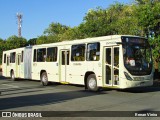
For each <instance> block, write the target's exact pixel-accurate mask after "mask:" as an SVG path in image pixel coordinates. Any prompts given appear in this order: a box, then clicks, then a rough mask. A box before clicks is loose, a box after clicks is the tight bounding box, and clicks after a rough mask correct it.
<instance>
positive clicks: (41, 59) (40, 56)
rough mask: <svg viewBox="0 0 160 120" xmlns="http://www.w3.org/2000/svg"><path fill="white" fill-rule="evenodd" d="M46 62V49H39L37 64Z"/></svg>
mask: <svg viewBox="0 0 160 120" xmlns="http://www.w3.org/2000/svg"><path fill="white" fill-rule="evenodd" d="M45 61H46V48H40V49H37V62H45Z"/></svg>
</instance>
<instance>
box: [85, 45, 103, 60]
mask: <svg viewBox="0 0 160 120" xmlns="http://www.w3.org/2000/svg"><path fill="white" fill-rule="evenodd" d="M99 57H100V43H99V42H96V43H89V44H88V45H87V60H88V61H98V60H99Z"/></svg>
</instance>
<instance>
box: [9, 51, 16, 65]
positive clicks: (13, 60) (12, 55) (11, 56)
mask: <svg viewBox="0 0 160 120" xmlns="http://www.w3.org/2000/svg"><path fill="white" fill-rule="evenodd" d="M15 58H16V52H12V53H10V63H15Z"/></svg>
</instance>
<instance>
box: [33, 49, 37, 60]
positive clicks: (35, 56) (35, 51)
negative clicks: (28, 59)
mask: <svg viewBox="0 0 160 120" xmlns="http://www.w3.org/2000/svg"><path fill="white" fill-rule="evenodd" d="M33 56H34V57H33V62H36V61H37V50H36V49H34V53H33Z"/></svg>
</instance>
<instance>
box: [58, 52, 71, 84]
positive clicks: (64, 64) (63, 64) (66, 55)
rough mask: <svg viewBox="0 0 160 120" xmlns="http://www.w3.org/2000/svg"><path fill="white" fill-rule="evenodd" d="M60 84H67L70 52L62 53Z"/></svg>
mask: <svg viewBox="0 0 160 120" xmlns="http://www.w3.org/2000/svg"><path fill="white" fill-rule="evenodd" d="M59 63H60V69H59V74H60V76H59V77H60V79H59V80H60V82H67V65H69V50H61V51H60V62H59Z"/></svg>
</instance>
